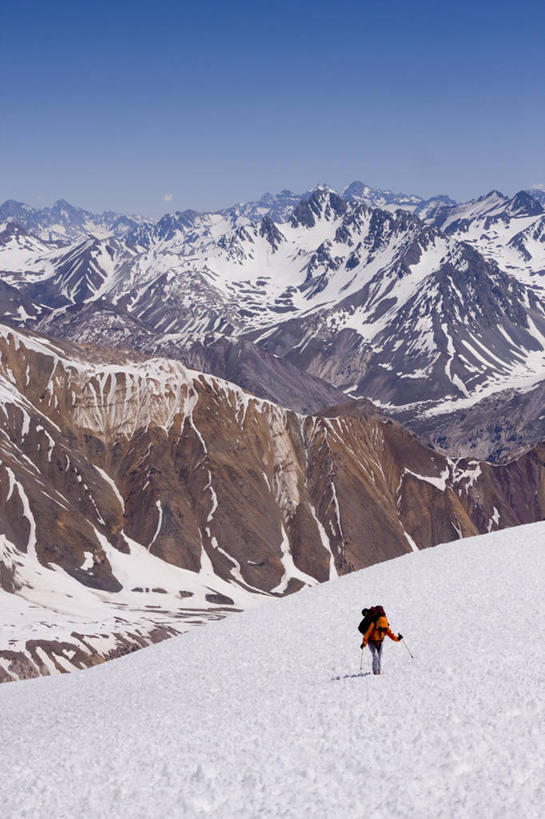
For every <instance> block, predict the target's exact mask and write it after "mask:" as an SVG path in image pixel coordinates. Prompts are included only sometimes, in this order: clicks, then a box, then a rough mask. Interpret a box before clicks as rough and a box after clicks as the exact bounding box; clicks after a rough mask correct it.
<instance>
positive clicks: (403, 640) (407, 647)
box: [401, 637, 414, 660]
mask: <svg viewBox="0 0 545 819" xmlns="http://www.w3.org/2000/svg"><path fill="white" fill-rule="evenodd" d="M401 642H402V643H403V645H404V646H405V648H406V649H407V651H408V652H409V654H410V655H411V658H412V659H413V660H414V656H413V654H412V652H411V649H410V648H409V646H408V645H407V643H406V642H405V638H404V637H403V638H402V640H401Z"/></svg>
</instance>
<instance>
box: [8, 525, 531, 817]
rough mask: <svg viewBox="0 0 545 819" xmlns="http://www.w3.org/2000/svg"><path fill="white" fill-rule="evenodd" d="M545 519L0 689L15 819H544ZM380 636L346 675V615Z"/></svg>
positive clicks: (349, 647)
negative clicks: (383, 630) (373, 618)
mask: <svg viewBox="0 0 545 819" xmlns="http://www.w3.org/2000/svg"><path fill="white" fill-rule="evenodd" d="M544 536H545V523H538V524H532V525H529V526H524V527H518V528H516V529H510V530H505V531H503V532H496V533H493V534H490V535H484V536H481V537H477V538H469V539H467V540H465V541H463V542H456V543H451V544H446V545H443V546H439V547H436V548H435V549H431V550H428V551H425V552H419V553H414V554H410V555H407V556H404V557H401V558H398V559H396V560H393V561H389V562H387V563H383V564H379V565H376V566H373V567H371V568H369V569H365V570H363V571H361V572H358V573H355V574H352V575H349V576H345V577H343V578H341V579H339V580H335V581H332V582H329V583H327V584H324V585H322V586H319V587H315V588H312V589H308V590H304V591H302V592H300V593H299V594H296V595H294V596H292V597H289V598H286V599H283V600H280V601H274V602H271V603H269V604H267V605H264V606H262V607H261V608H259V609H254V610H252V611H247V612H244V613H242V614H240V615H238V616H236V617H231V618H229V619H228V620H224V621H221V622H218V623H214V624H211V625H209V626H208V627H207V628H205V629H200V630H198V631H193V632H190V633H189V634H187V635H184V636H183V637H179V638H174V639H172V640H169V641H167V642H165V643H161V644H159V645H157V646H153V647H151V648H148V649H146V650H145V651H141V652H138V653H137V654H133V655H129V656H127V657H123V658H122V659H119V660H116V661H115V662H112V663H108V664H106V665H103V666H100V667H97V668H94V669H91V670H89V671H85V672H79V673H75V674H70V675H64V676H60V677H54V678H42V679H37V680H30V681H28V682H23V683H13V684H11V685H6V686H2V687H1V688H0V709H1V712H2V720H1V722H0V743H1V747H2V749H3V759H2V765H1V766H0V789H1V792H2V801H3V813H4V815H6V816H10V817H11V819H16V817H30V816H32V817H33V818H35V817H49V816H55V817H57V819H61V817H73V816H85V817H105V816H108V817H129V816H130V817H155V816H157V817H159V816H161V817H163V816H184V817H200V816H209V817H210V816H214V817H234V816H236V817H257V816H271V817H272V816H275V817H280V816H282V817H301V816H311V817H326V816H327V817H336V816H341V815H346V816H349V817H363V816H365V817H373V819H376V818H378V817H384V819H386V817H387V818H388V819H393V817H434V818H435V817H448V819H453V817H472V819H480V818H481V817H482V819H485V817H486V819H488V818H489V817H492V816H493V817H495V818H496V819H498V817H513V816H518V817H526V818H527V819H533V818H534V817H535V819H537V817H539V816H542V815H543V801H544V796H545V772H544V767H543V757H544V752H545V737H544V735H543V723H544V716H545V713H544V711H545V703H544V701H543V697H542V692H543V677H544V673H545V659H544V652H543V641H544V638H545V599H544V596H543V586H544V581H545V549H544V548H543V538H544ZM379 601H380V602H382V603H383V604H384V605H385V607H386V609H387V611H388V613H389V615H390V620H391V624H392V626H393V628H394V629H396V630H397V629H400V630H402V631H403V633H404V634H405V636H406V638H407V640H408V641H409V644H410V646H411V649H412V651H413V653H414V655H415V659H411V658H410V657H409V654H408V653H407V651H406V650H405V648H404V647H403V645H401V644H394V643H391V642H389V641H387V645H386V647H385V652H384V654H385V657H384V664H385V673H384V674H383V676H382V677H377V678H375V677H373V676H371V675H369V673H368V672H369V655H368V654H367V653H366V655H365V666H364V673H363V674H362V675H360V673H359V648H358V644H359V637H358V633H357V631H356V626H357V623H358V619H359V617H358V615H359V610H360V608H361V606H362V604H364V603H375V602H379Z"/></svg>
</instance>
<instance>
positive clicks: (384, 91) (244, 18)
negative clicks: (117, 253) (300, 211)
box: [0, 0, 545, 215]
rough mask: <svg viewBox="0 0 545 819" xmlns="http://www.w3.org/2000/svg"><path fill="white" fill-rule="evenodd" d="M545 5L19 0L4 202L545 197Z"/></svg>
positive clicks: (160, 205) (5, 42) (6, 11)
mask: <svg viewBox="0 0 545 819" xmlns="http://www.w3.org/2000/svg"><path fill="white" fill-rule="evenodd" d="M544 32H545V3H544V2H543V0H533V2H529V0H518V2H511V0H509V2H506V1H505V0H494V1H493V2H488V0H472V2H467V0H459V2H452V0H433V2H431V1H430V0H415V1H414V2H410V1H409V0H404V2H401V1H400V0H390V2H388V0H372V2H369V0H327V2H323V0H313V2H311V1H310V0H290V1H289V2H286V0H277V1H276V2H273V0H271V1H270V2H267V0H252V1H251V2H250V1H249V0H231V2H229V0H195V2H186V0H154V1H153V2H151V1H150V0H133V2H130V3H128V2H127V3H126V2H122V0H110V2H104V1H103V0H95V1H94V2H89V1H88V0H70V2H64V1H63V0H40V2H35V1H34V0H1V2H0V72H1V77H0V101H1V108H0V174H1V175H0V200H2V201H3V200H4V199H7V198H15V199H20V200H22V201H26V202H29V203H31V204H35V205H40V204H49V203H50V202H51V201H53V200H54V199H58V198H65V199H68V200H69V201H71V202H73V203H74V204H78V205H81V206H83V207H88V208H90V209H92V210H102V209H104V208H112V209H114V210H120V211H125V212H141V213H145V214H149V215H159V214H161V213H163V212H164V211H166V210H174V209H183V208H186V207H194V208H196V209H207V208H216V207H222V206H225V205H228V204H231V203H233V202H236V201H240V200H247V199H251V198H255V197H257V196H259V195H260V194H261V193H263V192H264V191H267V190H269V191H278V190H280V189H282V188H291V189H292V190H295V191H304V190H306V189H308V188H309V187H312V186H313V185H315V184H318V183H320V182H327V183H328V184H330V185H332V186H334V187H340V186H343V185H345V184H347V183H348V182H351V181H352V180H354V179H362V180H363V181H365V182H368V183H369V184H370V185H372V186H374V187H384V188H392V189H394V190H401V191H405V192H408V193H420V194H422V195H431V194H433V193H439V192H443V193H449V194H451V195H452V196H454V197H455V198H458V199H467V198H470V197H474V196H478V195H480V194H481V193H484V192H487V191H488V190H490V189H492V188H499V189H500V190H503V191H504V192H505V193H512V192H514V191H516V190H518V189H520V188H522V187H527V186H529V185H531V184H534V183H545V90H544V89H545V44H544V42H545V41H544Z"/></svg>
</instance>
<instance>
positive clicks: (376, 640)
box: [361, 606, 403, 674]
mask: <svg viewBox="0 0 545 819" xmlns="http://www.w3.org/2000/svg"><path fill="white" fill-rule="evenodd" d="M362 614H363V616H364V618H365V617H366V616H368V615H369V616H370V617H371V618H372V619H371V622H370V624H369V627H368V628H367V630H366V632H365V633H364V635H363V640H362V644H361V647H362V648H365V646H366V645H368V646H369V650H370V651H371V654H372V655H373V674H380V673H381V671H382V665H381V663H382V648H383V640H384V638H385V636H386V635H388V637H389V638H390V640H393V641H394V642H396V643H399V641H400V640H402V639H403V635H402V634H397V635H395V634H394V633H393V631H392V630H391V629H390V626H389V624H388V620H387V618H386V612H385V611H384V609H383V608H382V606H375V607H374V609H363V611H362Z"/></svg>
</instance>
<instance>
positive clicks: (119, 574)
mask: <svg viewBox="0 0 545 819" xmlns="http://www.w3.org/2000/svg"><path fill="white" fill-rule="evenodd" d="M0 354H1V366H0V390H1V393H0V400H1V408H0V431H1V432H2V434H1V435H0V461H1V463H0V585H1V588H2V592H1V594H2V598H3V600H4V601H5V602H6V611H9V612H10V615H11V614H13V622H11V621H8V622H7V624H6V628H7V630H6V634H8V636H9V637H10V640H8V644H7V645H3V646H1V647H0V668H1V669H2V675H3V679H10V678H14V677H24V676H33V675H36V674H38V673H48V671H55V670H57V671H59V670H67V668H69V667H82V666H85V665H89V664H93V663H95V662H98V661H100V660H101V659H104V658H108V657H112V656H117V655H118V654H119V653H124V652H126V651H128V650H133V649H134V648H135V647H138V646H140V645H143V644H146V643H147V642H150V641H153V640H155V639H163V638H164V637H166V636H169V635H170V634H173V633H179V632H180V631H183V630H184V629H186V628H187V627H188V626H189V625H190V624H192V623H195V622H202V621H203V620H204V619H206V618H207V617H212V616H215V617H217V616H224V615H225V614H226V613H228V612H229V611H233V610H236V609H240V608H244V607H247V606H251V605H255V603H256V602H257V601H258V600H259V599H260V597H262V596H263V595H266V596H267V595H269V596H270V595H273V596H278V595H283V594H289V593H291V592H293V591H296V590H297V589H300V588H301V587H302V586H304V585H313V584H315V583H318V582H321V581H324V580H327V579H329V578H331V577H334V576H336V575H337V574H343V573H347V572H350V571H352V570H354V569H358V568H361V567H364V566H368V565H370V564H373V563H376V562H377V561H380V560H386V559H388V558H391V557H395V556H396V555H400V554H404V553H405V552H407V551H409V550H411V549H416V548H426V547H429V546H433V545H434V544H436V543H439V542H444V541H447V540H451V539H453V538H456V537H458V536H459V537H462V536H466V535H471V534H475V533H477V532H483V531H488V530H490V529H493V528H500V527H503V526H510V525H514V524H517V523H522V522H528V521H531V520H537V519H541V518H542V516H543V514H544V513H545V490H544V489H543V486H545V482H544V481H543V477H544V474H543V454H544V453H543V451H542V447H538V448H537V449H536V450H534V451H532V452H531V453H527V454H526V455H525V456H524V457H523V458H521V459H520V460H519V461H517V462H515V463H512V464H509V465H507V466H505V467H497V468H493V467H490V466H489V465H487V464H482V463H479V462H478V461H475V460H473V461H464V460H459V461H453V460H451V459H449V458H446V457H443V456H441V455H440V454H438V453H435V452H433V451H432V450H430V449H428V448H426V447H425V446H423V445H422V444H421V443H420V442H419V441H418V439H417V438H415V437H414V436H413V435H412V434H410V433H408V432H406V431H405V430H403V429H402V428H401V427H400V426H398V425H397V424H396V423H393V422H391V421H386V420H380V419H376V418H368V417H367V418H358V417H351V416H346V415H342V416H338V417H335V418H326V417H313V416H302V415H299V414H297V413H294V412H291V411H288V410H285V409H282V408H280V407H278V406H276V405H274V404H272V403H269V402H266V401H261V400H259V399H257V398H255V397H254V396H251V395H249V394H247V393H244V392H242V391H241V390H240V389H238V388H237V387H235V386H234V385H232V384H229V383H228V382H224V381H222V380H220V379H217V378H214V377H212V376H205V375H202V374H199V373H198V372H195V371H190V370H187V369H186V368H185V367H183V366H182V365H181V364H179V363H177V362H175V361H171V360H167V359H160V358H157V359H150V360H138V359H136V358H135V357H134V356H133V357H132V358H131V357H127V356H126V355H123V354H121V353H117V354H116V353H113V352H112V353H111V354H110V355H109V357H105V355H104V351H99V350H98V349H94V350H93V349H90V350H85V349H84V348H81V347H77V346H69V345H66V344H61V343H54V342H52V341H51V340H49V339H47V338H45V337H40V336H37V335H33V334H28V333H24V332H20V331H17V330H15V329H11V328H6V327H4V328H2V331H1V333H0ZM17 613H18V614H17ZM22 623H23V624H24V623H26V624H27V625H28V624H29V623H30V626H31V628H30V633H31V635H32V636H31V637H28V638H27V639H24V638H23V637H21V634H24V633H25V629H24V628H22V626H21V624H22ZM45 623H47V626H46V625H45Z"/></svg>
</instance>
